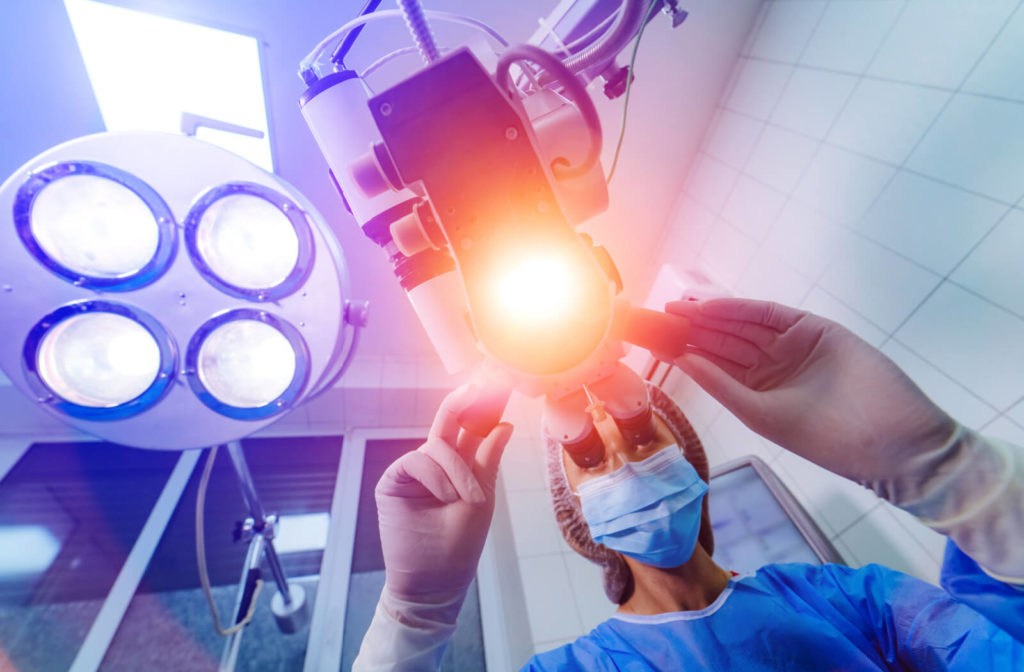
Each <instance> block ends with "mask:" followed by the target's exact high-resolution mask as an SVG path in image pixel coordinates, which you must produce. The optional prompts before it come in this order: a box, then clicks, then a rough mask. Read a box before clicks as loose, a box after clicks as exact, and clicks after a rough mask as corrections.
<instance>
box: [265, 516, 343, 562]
mask: <svg viewBox="0 0 1024 672" xmlns="http://www.w3.org/2000/svg"><path fill="white" fill-rule="evenodd" d="M330 520H331V516H330V514H329V513H327V512H326V511H324V512H322V513H304V514H299V515H291V516H281V517H280V518H279V519H278V526H277V529H276V530H275V536H274V548H275V549H276V550H277V552H278V553H280V554H281V555H284V554H285V553H300V552H302V551H319V550H321V549H323V548H324V547H325V546H326V545H327V527H328V525H329V524H330Z"/></svg>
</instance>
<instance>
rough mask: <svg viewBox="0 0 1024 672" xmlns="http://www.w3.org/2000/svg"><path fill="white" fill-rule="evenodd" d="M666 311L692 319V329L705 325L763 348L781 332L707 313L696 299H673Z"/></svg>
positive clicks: (667, 305) (768, 345)
mask: <svg viewBox="0 0 1024 672" xmlns="http://www.w3.org/2000/svg"><path fill="white" fill-rule="evenodd" d="M665 312H668V313H672V314H674V315H682V316H683V317H685V318H687V319H688V320H690V325H691V329H692V328H693V327H705V328H707V329H714V330H715V331H721V332H724V333H727V334H732V335H733V336H737V337H739V338H742V339H745V340H747V341H750V342H751V343H753V344H754V345H756V346H757V347H759V348H761V349H762V350H764V349H765V348H768V347H770V346H771V345H772V344H773V343H775V342H776V340H777V339H778V338H779V332H777V331H776V330H775V329H773V328H771V327H767V326H765V325H763V324H757V323H755V322H746V321H742V320H729V319H726V318H722V317H712V316H710V315H705V314H703V313H701V312H700V303H698V302H696V301H671V302H669V303H666V304H665Z"/></svg>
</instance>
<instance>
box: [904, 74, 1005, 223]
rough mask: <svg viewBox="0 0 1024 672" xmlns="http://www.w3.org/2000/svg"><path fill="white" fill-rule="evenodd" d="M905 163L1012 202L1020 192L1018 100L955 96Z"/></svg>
mask: <svg viewBox="0 0 1024 672" xmlns="http://www.w3.org/2000/svg"><path fill="white" fill-rule="evenodd" d="M906 165H907V167H908V168H910V169H911V170H916V171H918V172H920V173H924V174H925V175H931V176H932V177H934V178H936V179H939V180H945V181H946V182H951V183H953V184H957V185H960V186H962V187H964V188H966V189H970V190H972V191H976V192H978V193H981V194H984V195H986V196H991V197H992V198H996V199H999V200H1001V201H1004V202H1006V203H1015V202H1016V201H1017V199H1018V198H1020V196H1021V195H1022V194H1024V170H1021V166H1024V104H1022V103H1015V102H1008V101H1003V100H993V99H991V98H980V97H978V96H973V95H970V94H957V95H956V96H954V97H953V100H952V101H951V102H950V103H949V105H948V106H947V107H946V109H945V110H944V111H943V112H942V115H941V116H940V117H939V119H938V121H936V122H935V125H934V126H932V128H931V130H930V131H928V134H927V135H926V136H925V138H924V140H922V141H921V144H920V145H918V147H917V149H916V150H914V153H913V154H911V155H910V158H909V159H907V164H906Z"/></svg>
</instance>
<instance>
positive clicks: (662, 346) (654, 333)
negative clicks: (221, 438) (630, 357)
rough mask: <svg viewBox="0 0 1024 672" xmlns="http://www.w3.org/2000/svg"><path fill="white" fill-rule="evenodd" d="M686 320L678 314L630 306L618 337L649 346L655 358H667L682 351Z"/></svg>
mask: <svg viewBox="0 0 1024 672" xmlns="http://www.w3.org/2000/svg"><path fill="white" fill-rule="evenodd" d="M689 335H690V321H689V320H688V319H686V318H685V317H681V316H679V315H672V314H670V313H663V312H661V311H657V310H649V309H647V308H637V307H635V306H630V308H629V310H628V312H627V314H626V321H625V330H624V332H623V335H622V340H624V341H626V342H627V343H632V344H633V345H639V346H640V347H641V348H644V349H646V350H650V352H651V354H652V355H654V356H655V357H657V358H658V359H663V360H667V361H671V360H673V359H675V358H677V357H680V356H682V355H683V354H684V353H685V352H686V341H687V338H688V337H689Z"/></svg>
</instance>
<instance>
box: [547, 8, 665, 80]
mask: <svg viewBox="0 0 1024 672" xmlns="http://www.w3.org/2000/svg"><path fill="white" fill-rule="evenodd" d="M646 8H647V3H646V2H644V0H624V2H623V3H622V9H621V10H619V17H618V19H617V20H616V21H615V25H613V26H612V27H611V28H609V29H608V33H607V34H606V35H605V37H604V39H602V40H601V41H600V42H598V43H597V44H594V45H592V46H590V47H588V48H587V49H584V50H583V51H581V52H580V53H578V54H574V55H572V56H570V57H569V58H567V59H565V66H566V67H567V68H569V70H570V71H571V72H573V73H579V72H582V71H584V70H586V69H587V68H589V67H590V66H592V65H595V64H597V63H601V62H603V61H606V60H608V59H609V58H614V57H615V55H616V54H618V53H619V52H620V51H621V50H622V48H623V47H625V46H626V44H628V43H629V41H630V40H631V39H632V38H633V35H635V34H636V30H637V27H638V24H639V22H640V21H641V20H642V19H643V17H644V10H645V9H646Z"/></svg>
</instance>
